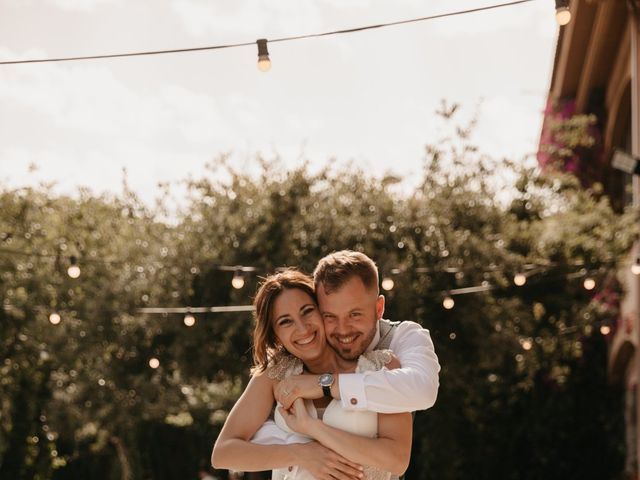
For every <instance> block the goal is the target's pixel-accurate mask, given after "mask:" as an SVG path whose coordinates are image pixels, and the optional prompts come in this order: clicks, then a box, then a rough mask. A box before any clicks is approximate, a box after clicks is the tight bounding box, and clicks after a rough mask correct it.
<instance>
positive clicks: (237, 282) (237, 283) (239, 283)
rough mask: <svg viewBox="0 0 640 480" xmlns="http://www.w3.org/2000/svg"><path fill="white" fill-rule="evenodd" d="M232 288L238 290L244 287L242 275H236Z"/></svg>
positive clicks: (237, 273) (232, 281)
mask: <svg viewBox="0 0 640 480" xmlns="http://www.w3.org/2000/svg"><path fill="white" fill-rule="evenodd" d="M231 286H232V287H233V288H235V289H238V290H239V289H241V288H242V287H244V277H243V276H242V273H240V272H236V273H234V275H233V278H232V279H231Z"/></svg>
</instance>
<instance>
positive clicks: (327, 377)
mask: <svg viewBox="0 0 640 480" xmlns="http://www.w3.org/2000/svg"><path fill="white" fill-rule="evenodd" d="M318 383H319V384H320V386H322V387H330V386H331V385H333V375H331V374H330V373H323V374H322V375H320V378H318Z"/></svg>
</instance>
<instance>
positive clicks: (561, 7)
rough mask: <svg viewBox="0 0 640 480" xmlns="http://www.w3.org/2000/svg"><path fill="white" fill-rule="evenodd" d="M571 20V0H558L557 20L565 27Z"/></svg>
mask: <svg viewBox="0 0 640 480" xmlns="http://www.w3.org/2000/svg"><path fill="white" fill-rule="evenodd" d="M570 21H571V10H570V9H569V0H556V22H558V25H560V26H561V27H563V26H564V25H566V24H568V23H569V22H570Z"/></svg>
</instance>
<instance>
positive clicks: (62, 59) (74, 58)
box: [0, 0, 537, 71]
mask: <svg viewBox="0 0 640 480" xmlns="http://www.w3.org/2000/svg"><path fill="white" fill-rule="evenodd" d="M533 1H537V0H516V1H512V2H507V3H499V4H494V5H486V6H483V7H477V8H470V9H467V10H458V11H454V12H447V13H440V14H436V15H429V16H426V17H419V18H411V19H407V20H398V21H395V22H387V23H379V24H375V25H366V26H361V27H353V28H346V29H342V30H333V31H328V32H321V33H310V34H303V35H293V36H287V37H280V38H274V39H271V40H267V39H260V40H258V41H257V42H255V41H252V42H242V43H229V44H223V45H210V46H204V47H190V48H176V49H170V50H149V51H142V52H128V53H112V54H104V55H86V56H70V57H58V58H37V59H30V60H5V61H0V65H19V64H26V63H53V62H72V61H84V60H101V59H111V58H124V57H142V56H150V55H165V54H177V53H187V52H202V51H208V50H222V49H228V48H239V47H248V46H252V45H256V43H257V44H258V47H259V48H262V47H261V42H263V41H264V44H263V46H264V50H262V49H260V50H259V55H260V56H261V57H263V58H261V59H260V60H262V61H263V62H264V61H265V60H267V59H268V54H267V53H265V52H266V43H267V42H269V43H277V42H289V41H295V40H304V39H308V38H319V37H327V36H330V35H342V34H347V33H357V32H363V31H366V30H373V29H379V28H386V27H394V26H398V25H405V24H409V23H417V22H425V21H429V20H436V19H439V18H445V17H453V16H458V15H466V14H471V13H477V12H483V11H487V10H495V9H498V8H504V7H511V6H515V5H520V4H524V3H529V2H533ZM265 55H266V58H265ZM260 60H259V61H260ZM264 68H266V65H265V67H264ZM261 69H262V68H261ZM266 70H268V68H266ZM266 70H265V71H266Z"/></svg>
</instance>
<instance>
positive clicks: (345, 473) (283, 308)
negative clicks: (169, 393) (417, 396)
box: [211, 270, 412, 480]
mask: <svg viewBox="0 0 640 480" xmlns="http://www.w3.org/2000/svg"><path fill="white" fill-rule="evenodd" d="M254 306H255V308H256V326H255V329H254V333H253V341H254V347H253V357H254V363H255V365H254V368H253V375H252V378H251V380H250V381H249V384H248V385H247V388H246V389H245V391H244V393H243V394H242V396H241V397H240V398H239V399H238V401H237V403H236V404H235V406H234V407H233V409H232V410H231V412H230V413H229V416H228V417H227V420H226V422H225V424H224V426H223V428H222V430H221V432H220V435H219V436H218V439H217V441H216V443H215V446H214V448H213V453H212V456H211V460H212V464H213V465H214V466H215V467H216V468H223V469H233V470H243V471H263V470H273V476H272V479H273V480H276V479H278V480H285V479H287V480H288V479H294V478H295V479H297V480H311V479H316V480H325V479H326V480H334V479H338V480H352V479H362V478H364V479H367V480H378V479H381V480H385V479H389V478H390V477H391V475H392V474H393V475H401V474H402V473H403V472H404V471H405V470H406V468H407V466H408V464H409V457H410V452H411V434H412V421H411V414H409V413H399V414H379V413H375V412H370V411H362V410H357V411H352V410H345V409H344V408H343V407H342V405H341V403H340V402H339V401H336V400H332V399H331V397H330V396H325V397H324V398H322V399H320V400H313V401H310V400H302V399H298V400H296V401H295V402H294V404H293V406H292V408H291V409H290V410H289V411H286V410H284V409H283V408H282V407H281V406H277V408H276V409H275V412H274V416H273V418H274V421H275V423H276V425H278V426H279V427H280V428H281V429H282V431H283V436H284V437H287V443H289V444H288V445H282V444H263V443H265V442H264V441H261V443H262V444H261V443H257V441H252V438H253V437H254V435H255V434H256V432H257V431H258V429H259V428H260V427H261V426H262V425H263V423H264V422H265V421H266V420H267V419H268V418H269V417H270V415H271V413H272V412H273V406H274V403H275V400H274V394H273V390H274V387H275V385H276V384H277V382H278V381H280V380H282V379H283V378H286V377H287V376H289V375H296V374H300V373H303V372H304V373H309V374H313V375H319V376H320V377H325V379H326V375H324V374H337V373H351V372H356V371H357V372H363V371H366V370H376V369H380V368H397V367H399V366H400V365H399V362H398V360H397V359H396V358H395V357H394V356H393V355H392V354H391V352H390V351H388V350H385V351H373V352H369V353H366V354H363V355H362V356H361V357H360V358H359V359H358V360H357V361H355V360H345V359H343V358H341V357H340V356H338V355H337V354H336V353H335V351H334V350H333V349H332V348H331V347H330V346H329V345H328V344H327V342H326V338H325V334H324V325H323V320H322V316H321V314H320V311H319V310H318V306H317V303H316V299H315V292H314V287H313V280H312V279H311V278H310V277H308V276H307V275H304V274H303V273H301V272H298V271H295V270H287V271H285V272H282V273H278V274H275V275H272V276H270V277H268V278H267V279H266V280H265V281H264V282H263V283H262V284H261V285H260V287H259V289H258V292H257V295H256V298H255V301H254ZM318 388H320V386H319V387H318ZM326 389H328V387H326V386H325V387H324V388H323V390H325V394H327V393H328V392H327V390H326ZM292 442H294V443H292Z"/></svg>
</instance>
